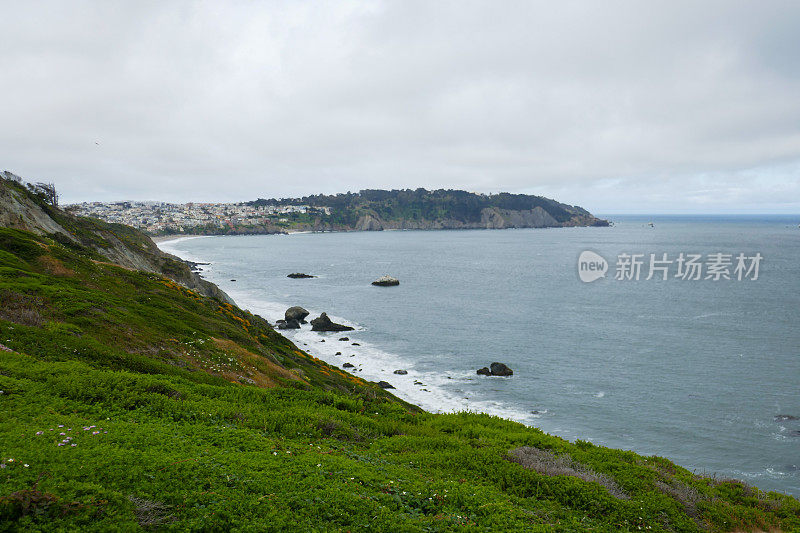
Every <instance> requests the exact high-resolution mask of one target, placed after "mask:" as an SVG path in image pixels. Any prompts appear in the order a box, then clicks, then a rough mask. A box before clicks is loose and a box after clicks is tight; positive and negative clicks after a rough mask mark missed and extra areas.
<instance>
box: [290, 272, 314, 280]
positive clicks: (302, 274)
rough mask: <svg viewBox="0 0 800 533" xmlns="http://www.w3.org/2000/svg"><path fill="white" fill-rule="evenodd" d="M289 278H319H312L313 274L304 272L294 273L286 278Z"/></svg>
mask: <svg viewBox="0 0 800 533" xmlns="http://www.w3.org/2000/svg"><path fill="white" fill-rule="evenodd" d="M286 277H287V278H292V279H308V278H316V277H317V276H312V275H311V274H304V273H303V272H293V273H291V274H288V275H287V276H286Z"/></svg>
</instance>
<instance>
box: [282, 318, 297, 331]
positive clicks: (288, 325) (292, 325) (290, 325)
mask: <svg viewBox="0 0 800 533" xmlns="http://www.w3.org/2000/svg"><path fill="white" fill-rule="evenodd" d="M278 329H300V321H299V320H296V319H294V318H292V319H290V320H279V321H278Z"/></svg>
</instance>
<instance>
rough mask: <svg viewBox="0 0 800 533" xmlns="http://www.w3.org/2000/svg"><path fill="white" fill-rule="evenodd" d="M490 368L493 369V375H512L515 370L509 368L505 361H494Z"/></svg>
mask: <svg viewBox="0 0 800 533" xmlns="http://www.w3.org/2000/svg"><path fill="white" fill-rule="evenodd" d="M489 370H491V371H492V375H493V376H512V375H514V371H513V370H511V369H510V368H508V367H507V366H506V365H504V364H503V363H492V364H491V365H489Z"/></svg>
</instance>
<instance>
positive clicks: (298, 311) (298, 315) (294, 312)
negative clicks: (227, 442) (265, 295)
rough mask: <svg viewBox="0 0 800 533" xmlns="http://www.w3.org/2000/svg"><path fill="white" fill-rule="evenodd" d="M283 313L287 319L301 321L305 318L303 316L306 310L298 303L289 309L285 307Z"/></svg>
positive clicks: (306, 314) (306, 312)
mask: <svg viewBox="0 0 800 533" xmlns="http://www.w3.org/2000/svg"><path fill="white" fill-rule="evenodd" d="M283 315H284V317H285V318H286V320H287V321H289V320H297V321H298V322H301V321H303V320H305V318H306V317H307V316H308V311H306V310H305V309H303V308H302V307H300V306H299V305H295V306H294V307H290V308H289V309H287V310H286V312H285V313H284V314H283Z"/></svg>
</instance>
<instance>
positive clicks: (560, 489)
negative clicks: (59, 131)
mask: <svg viewBox="0 0 800 533" xmlns="http://www.w3.org/2000/svg"><path fill="white" fill-rule="evenodd" d="M0 208H2V206H0ZM85 224H89V223H88V222H85V221H82V220H81V219H73V220H71V221H69V223H66V222H64V224H63V225H65V226H70V228H71V231H83V230H86V229H87V226H85ZM111 230H113V228H111ZM147 246H148V245H146V244H145V247H147ZM0 391H2V394H0V413H2V416H1V417H0V531H74V530H81V531H136V530H139V529H142V528H144V529H151V530H159V531H161V530H174V531H187V530H188V531H191V530H196V531H277V530H287V531H368V530H369V531H451V530H453V531H454V530H458V531H641V530H645V531H702V530H714V531H758V530H764V531H772V530H786V531H790V530H793V529H796V528H800V502H798V501H797V500H795V499H793V498H790V497H788V496H782V495H779V494H775V493H764V492H761V491H759V490H757V489H755V488H753V487H749V486H747V485H745V484H743V483H740V482H738V481H733V480H722V479H714V478H708V477H699V476H696V475H693V474H692V473H691V472H689V471H687V470H685V469H683V468H681V467H679V466H676V465H674V464H672V463H671V462H669V461H667V460H665V459H662V458H658V457H643V456H640V455H637V454H634V453H631V452H626V451H620V450H613V449H608V448H603V447H598V446H594V445H592V444H590V443H588V442H580V441H579V442H576V443H570V442H567V441H565V440H562V439H560V438H557V437H552V436H549V435H546V434H544V433H542V432H541V431H539V430H537V429H535V428H529V427H526V426H523V425H521V424H517V423H513V422H509V421H506V420H502V419H500V418H496V417H490V416H487V415H479V414H468V413H461V414H449V415H434V414H429V413H425V412H422V411H420V410H419V409H417V408H415V407H414V406H411V405H408V404H406V403H404V402H402V401H400V400H398V399H397V398H395V397H393V396H391V395H390V394H389V393H387V392H386V391H384V390H383V389H381V388H380V387H378V386H377V385H376V384H372V383H368V382H365V381H363V380H361V379H359V378H357V377H354V376H351V375H349V374H347V373H345V372H343V371H341V370H339V369H336V368H334V367H331V366H329V365H327V364H326V363H324V362H322V361H319V360H317V359H315V358H313V357H311V356H310V355H308V354H306V353H304V352H303V351H302V350H299V349H298V348H297V347H296V346H294V345H293V344H292V343H291V342H289V341H288V340H286V339H285V338H284V337H282V336H280V335H279V334H278V333H276V332H275V331H274V330H273V329H272V327H271V326H270V325H269V324H268V323H267V322H266V321H264V320H263V319H261V318H259V317H258V316H255V315H252V314H250V313H248V312H246V311H243V310H240V309H238V308H237V307H235V306H234V305H231V304H230V303H226V302H225V301H224V300H222V299H218V298H213V297H206V296H201V295H200V294H199V293H197V292H195V291H193V290H190V289H187V288H186V287H184V286H182V285H180V284H178V283H176V282H175V281H173V280H172V279H169V278H168V277H165V276H164V275H162V274H160V273H155V272H143V271H137V270H133V269H130V268H123V267H121V266H117V265H114V264H112V263H111V261H109V260H108V258H107V257H103V256H102V255H101V254H100V253H99V252H98V248H93V247H88V246H86V245H84V244H81V243H78V242H75V241H73V240H71V239H68V238H67V239H65V238H64V237H63V236H59V237H56V238H53V236H48V235H36V234H34V233H31V232H29V231H23V230H18V229H10V228H0Z"/></svg>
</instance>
